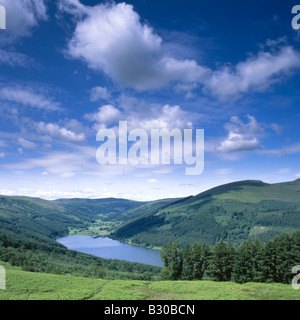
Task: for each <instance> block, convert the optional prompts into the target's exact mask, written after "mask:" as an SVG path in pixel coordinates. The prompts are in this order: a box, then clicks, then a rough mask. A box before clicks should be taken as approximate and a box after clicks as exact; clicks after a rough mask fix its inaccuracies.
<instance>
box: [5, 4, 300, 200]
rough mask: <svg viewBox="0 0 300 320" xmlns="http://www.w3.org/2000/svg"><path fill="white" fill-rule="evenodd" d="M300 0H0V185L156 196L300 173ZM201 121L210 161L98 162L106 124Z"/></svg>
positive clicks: (40, 192)
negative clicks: (1, 11)
mask: <svg viewBox="0 0 300 320" xmlns="http://www.w3.org/2000/svg"><path fill="white" fill-rule="evenodd" d="M297 4H300V2H299V3H297V1H283V0H279V1H269V0H260V1H256V0H254V1H240V0H239V1H237V0H232V1H228V0H226V1H225V0H211V1H199V0H198V1H193V0H186V1H174V0H173V1H169V0H164V1H158V0H138V1H128V2H121V1H115V2H112V1H110V2H105V1H99V0H93V1H92V0H90V1H84V0H82V1H79V0H57V1H47V0H15V1H11V0H0V5H2V6H4V7H5V9H6V20H7V21H6V22H7V28H6V29H5V30H0V112H1V117H0V175H1V179H0V194H6V195H26V196H37V197H42V198H45V199H55V198H61V197H89V198H99V197H122V198H130V199H136V200H152V199H158V198H164V197H177V196H187V195H191V194H198V193H200V192H201V191H204V190H206V189H208V188H210V187H213V186H216V185H220V184H223V183H227V182H231V181H237V180H244V179H258V180H262V181H265V182H269V183H275V182H281V181H289V180H295V179H297V178H299V177H300V165H299V160H300V129H299V124H300V111H299V105H300V103H299V102H300V87H299V83H300V34H299V31H297V30H294V29H293V28H292V25H291V21H292V19H293V17H294V15H293V14H292V12H291V11H292V8H293V6H294V5H297ZM119 121H127V123H128V128H129V129H130V130H131V129H138V128H142V129H144V130H146V131H147V132H150V131H151V129H160V130H161V129H168V130H172V129H176V128H177V129H180V130H184V129H193V130H196V129H204V132H205V153H204V157H205V163H204V172H203V173H202V174H201V175H195V176H189V175H186V174H185V166H184V164H183V165H175V164H173V163H171V164H170V165H164V164H159V165H138V166H134V165H130V164H128V165H102V166H101V165H100V164H99V163H98V162H97V159H96V151H97V148H98V147H99V146H100V145H101V143H100V142H99V141H96V135H97V132H98V130H100V129H110V128H112V129H114V130H115V129H116V128H117V125H118V122H119Z"/></svg>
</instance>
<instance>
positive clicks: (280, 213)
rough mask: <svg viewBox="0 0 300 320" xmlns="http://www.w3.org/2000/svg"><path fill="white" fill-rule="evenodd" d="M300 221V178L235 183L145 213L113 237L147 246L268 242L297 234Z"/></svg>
mask: <svg viewBox="0 0 300 320" xmlns="http://www.w3.org/2000/svg"><path fill="white" fill-rule="evenodd" d="M299 217H300V179H299V180H296V181H293V182H289V183H279V184H266V183H263V182H261V181H239V182H234V183H230V184H226V185H222V186H219V187H216V188H213V189H211V190H208V191H205V192H203V193H200V194H199V195H197V196H194V197H189V198H186V199H185V200H181V201H180V202H179V203H176V204H170V205H169V206H167V207H164V208H161V209H160V210H158V212H149V211H148V212H146V213H145V214H143V215H142V216H141V217H139V218H137V219H135V220H133V221H130V222H128V223H126V224H124V225H123V226H121V227H120V228H119V229H118V230H117V232H116V234H115V236H116V238H119V239H129V240H131V241H133V242H137V243H140V244H147V245H149V246H153V245H156V246H161V245H163V242H164V241H175V240H177V241H178V242H179V243H181V244H185V243H188V242H196V241H198V242H199V241H200V242H208V243H210V244H214V243H215V242H217V241H220V240H225V241H231V242H233V243H240V242H241V241H243V240H245V239H247V238H248V237H249V235H250V236H252V235H257V234H258V236H260V237H261V238H263V237H264V238H263V239H262V240H266V239H271V238H273V237H274V236H275V235H276V234H280V233H281V232H283V231H285V232H290V231H292V230H296V229H299V227H300V224H299V222H300V219H299ZM297 221H298V222H297ZM258 227H259V228H258ZM261 227H262V228H261ZM262 233H264V234H263V235H262ZM162 234H163V235H164V239H163V238H161V237H160V235H162Z"/></svg>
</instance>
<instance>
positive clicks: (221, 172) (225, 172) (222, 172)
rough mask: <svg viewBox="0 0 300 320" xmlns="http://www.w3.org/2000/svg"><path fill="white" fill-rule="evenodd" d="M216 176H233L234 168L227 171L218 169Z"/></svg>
mask: <svg viewBox="0 0 300 320" xmlns="http://www.w3.org/2000/svg"><path fill="white" fill-rule="evenodd" d="M215 174H216V175H228V174H232V168H226V169H217V170H216V171H215Z"/></svg>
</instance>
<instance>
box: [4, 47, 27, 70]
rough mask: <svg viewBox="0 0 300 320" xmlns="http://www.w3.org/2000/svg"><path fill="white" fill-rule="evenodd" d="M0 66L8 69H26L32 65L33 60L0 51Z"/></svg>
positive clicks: (20, 54) (19, 54) (6, 51)
mask: <svg viewBox="0 0 300 320" xmlns="http://www.w3.org/2000/svg"><path fill="white" fill-rule="evenodd" d="M0 64H5V65H7V66H10V67H17V66H20V67H27V66H30V65H32V64H33V60H32V59H31V58H30V57H28V56H26V55H24V54H22V53H18V52H15V51H12V50H3V49H0Z"/></svg>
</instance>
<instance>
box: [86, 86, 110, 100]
mask: <svg viewBox="0 0 300 320" xmlns="http://www.w3.org/2000/svg"><path fill="white" fill-rule="evenodd" d="M110 97H111V95H110V93H109V91H108V90H107V88H105V87H100V86H98V87H94V88H93V89H92V90H91V101H98V100H108V99H110Z"/></svg>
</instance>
